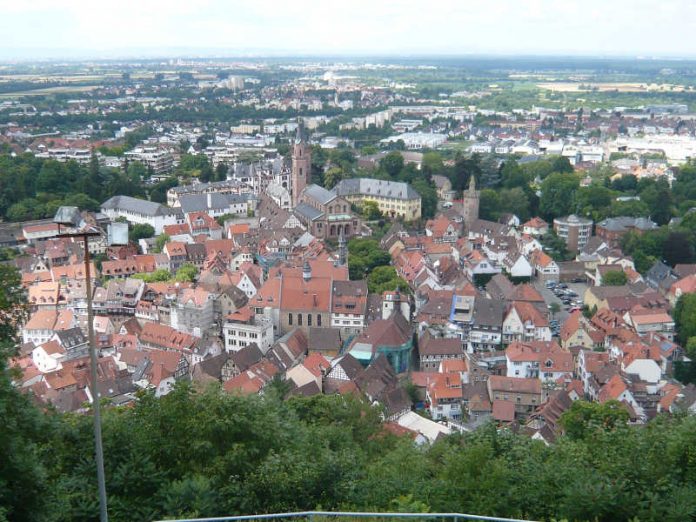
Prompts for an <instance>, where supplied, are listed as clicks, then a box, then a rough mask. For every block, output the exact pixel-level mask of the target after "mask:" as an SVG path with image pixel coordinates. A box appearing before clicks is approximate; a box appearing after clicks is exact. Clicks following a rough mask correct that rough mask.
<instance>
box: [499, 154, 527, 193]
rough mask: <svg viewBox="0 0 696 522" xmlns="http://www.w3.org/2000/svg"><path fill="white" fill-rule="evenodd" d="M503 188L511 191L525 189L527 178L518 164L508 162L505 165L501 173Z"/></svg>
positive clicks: (512, 161)
mask: <svg viewBox="0 0 696 522" xmlns="http://www.w3.org/2000/svg"><path fill="white" fill-rule="evenodd" d="M500 174H501V177H502V180H503V187H505V188H508V189H511V188H513V187H524V186H525V185H526V184H527V177H526V176H525V174H524V171H523V170H522V169H521V168H520V166H519V165H518V164H517V162H516V161H515V160H514V159H513V160H508V161H506V162H505V163H504V164H503V167H502V169H501V171H500Z"/></svg>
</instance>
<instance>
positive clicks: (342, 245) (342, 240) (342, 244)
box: [338, 229, 348, 266]
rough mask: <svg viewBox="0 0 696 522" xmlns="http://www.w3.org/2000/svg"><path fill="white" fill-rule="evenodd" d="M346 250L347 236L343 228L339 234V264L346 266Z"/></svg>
mask: <svg viewBox="0 0 696 522" xmlns="http://www.w3.org/2000/svg"><path fill="white" fill-rule="evenodd" d="M346 250H347V249H346V237H345V236H344V235H343V229H341V234H340V235H339V236H338V264H339V265H340V266H344V265H345V264H346V261H347V260H348V255H347V252H346Z"/></svg>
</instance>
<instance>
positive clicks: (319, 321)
mask: <svg viewBox="0 0 696 522" xmlns="http://www.w3.org/2000/svg"><path fill="white" fill-rule="evenodd" d="M317 326H321V315H319V314H317Z"/></svg>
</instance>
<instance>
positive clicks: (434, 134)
mask: <svg viewBox="0 0 696 522" xmlns="http://www.w3.org/2000/svg"><path fill="white" fill-rule="evenodd" d="M695 158H696V61H689V60H667V59H664V60H662V59H632V58H631V59H629V58H612V59H608V58H580V57H564V58H560V57H559V58H553V57H547V58H544V57H535V58H533V57H518V58H505V57H483V56H482V57H476V56H471V57H467V58H456V57H444V58H443V57H426V56H424V57H420V58H409V59H405V58H404V59H400V58H395V57H384V58H380V57H374V56H373V57H370V58H365V59H362V58H359V57H354V58H349V57H339V58H330V57H322V58H312V57H307V58H278V57H276V58H263V57H259V58H194V57H190V56H174V57H165V58H147V59H145V58H143V59H128V60H126V59H120V60H117V59H113V60H111V59H108V60H107V59H99V60H98V59H92V60H84V61H78V60H66V61H35V62H32V61H6V62H3V63H0V260H1V264H0V276H1V277H0V279H1V280H2V281H1V284H2V288H1V289H0V310H2V312H1V314H2V315H1V317H2V318H3V320H2V324H1V325H0V332H2V339H1V340H0V341H1V343H0V346H2V352H1V354H2V356H3V357H2V359H3V362H2V363H1V364H0V369H1V370H2V375H3V379H4V381H2V382H3V384H2V385H0V412H2V413H1V414H0V419H8V418H9V419H14V418H15V417H17V416H18V417H17V418H19V419H21V420H17V421H13V420H10V421H9V422H8V425H7V426H8V437H14V439H12V440H15V442H10V443H8V444H5V443H4V442H3V437H2V436H0V461H3V462H0V520H97V516H98V514H99V510H98V507H97V506H98V502H97V485H96V477H97V471H98V467H99V464H97V465H96V466H95V460H94V454H93V447H94V446H93V445H94V439H93V435H92V420H93V417H94V413H95V411H94V410H95V408H94V406H95V402H98V403H99V404H100V411H101V413H100V417H98V424H99V425H100V429H101V425H102V424H103V441H104V449H103V452H104V456H103V459H104V464H103V465H104V468H105V476H106V479H105V491H106V495H107V496H108V500H109V512H110V513H109V514H110V516H111V518H112V519H113V520H156V519H158V518H165V517H176V516H181V517H184V516H221V515H233V514H253V513H263V512H283V511H298V510H305V509H317V508H325V509H336V510H341V509H342V508H344V509H343V510H353V511H377V510H378V511H404V512H419V511H423V512H425V511H433V512H462V513H467V512H469V513H476V514H481V515H495V516H508V517H520V518H524V519H536V520H542V519H543V520H550V519H552V518H554V519H556V518H557V519H566V520H687V519H690V517H693V516H694V514H695V513H696V501H695V500H694V498H696V477H695V476H694V468H693V447H694V443H695V442H696V440H694V433H696V421H694V419H693V418H691V414H693V413H694V412H696V387H695V386H694V383H696V366H694V364H693V363H692V359H693V357H694V356H696V160H695ZM66 207H67V208H66ZM119 225H120V227H119ZM125 229H127V238H121V240H120V241H119V240H118V238H117V236H118V231H121V232H124V231H125ZM90 355H91V356H92V357H93V359H92V360H91V359H90ZM91 362H94V363H95V365H96V366H95V369H96V373H95V374H94V375H96V380H95V379H93V375H92V374H91V366H90V364H91ZM15 410H21V412H20V413H17V411H15ZM13 411H14V413H12V412H13ZM13 415H14V416H15V417H13ZM2 430H3V428H0V433H1V432H2ZM101 437H102V434H101V433H99V435H98V438H99V444H101ZM8 440H9V439H8ZM17 448H19V449H17ZM4 452H7V453H5V455H4V456H3V453H4ZM99 458H101V457H99ZM5 517H7V518H5ZM41 517H43V518H41ZM634 517H635V518H634ZM102 520H103V519H102Z"/></svg>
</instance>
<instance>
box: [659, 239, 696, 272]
mask: <svg viewBox="0 0 696 522" xmlns="http://www.w3.org/2000/svg"><path fill="white" fill-rule="evenodd" d="M662 257H663V258H664V260H665V263H667V264H668V265H670V266H675V265H677V264H679V263H693V262H694V247H693V238H692V237H691V236H690V235H689V234H687V233H685V232H681V231H676V232H671V233H670V234H669V235H668V236H667V238H666V239H665V242H664V244H663V245H662Z"/></svg>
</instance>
